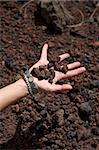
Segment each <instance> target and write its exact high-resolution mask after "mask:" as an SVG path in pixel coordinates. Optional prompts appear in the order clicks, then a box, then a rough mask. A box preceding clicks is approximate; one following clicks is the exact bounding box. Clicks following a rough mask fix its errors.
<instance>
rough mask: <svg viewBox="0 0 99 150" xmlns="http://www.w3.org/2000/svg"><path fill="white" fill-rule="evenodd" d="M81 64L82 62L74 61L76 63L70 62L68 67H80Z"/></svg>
mask: <svg viewBox="0 0 99 150" xmlns="http://www.w3.org/2000/svg"><path fill="white" fill-rule="evenodd" d="M80 65H81V63H80V62H74V63H71V64H68V65H67V67H68V69H74V68H76V67H79V66H80Z"/></svg>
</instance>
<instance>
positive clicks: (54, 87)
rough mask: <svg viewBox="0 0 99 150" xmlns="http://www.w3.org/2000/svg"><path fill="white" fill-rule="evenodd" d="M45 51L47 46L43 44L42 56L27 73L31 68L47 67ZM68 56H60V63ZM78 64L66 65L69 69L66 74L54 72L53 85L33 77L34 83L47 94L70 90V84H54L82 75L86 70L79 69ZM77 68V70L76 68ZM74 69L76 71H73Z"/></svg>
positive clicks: (83, 68) (66, 54)
mask: <svg viewBox="0 0 99 150" xmlns="http://www.w3.org/2000/svg"><path fill="white" fill-rule="evenodd" d="M47 50H48V44H45V45H44V46H43V49H42V54H41V58H40V60H39V61H38V62H37V63H36V64H34V65H33V66H32V67H31V68H30V69H29V71H30V72H31V71H32V70H33V68H38V67H39V66H41V65H47V64H48V63H49V61H48V60H47ZM69 56H70V55H69V54H68V53H65V54H62V55H60V56H59V57H60V61H62V60H64V59H66V58H68V57H69ZM80 66H81V64H80V62H74V63H71V64H68V65H67V67H68V69H70V71H68V72H67V73H66V74H64V73H62V72H59V71H55V78H54V79H53V83H52V84H50V83H49V82H48V80H38V79H37V78H36V77H34V83H35V84H36V85H37V86H38V87H39V88H40V89H43V90H45V91H48V92H57V91H65V90H70V89H72V86H71V85H70V84H63V85H59V84H55V83H56V82H57V81H59V80H61V79H66V78H70V77H73V76H76V75H79V74H81V73H83V72H84V71H85V70H86V69H85V67H80ZM77 67H78V68H77ZM75 68H76V69H75Z"/></svg>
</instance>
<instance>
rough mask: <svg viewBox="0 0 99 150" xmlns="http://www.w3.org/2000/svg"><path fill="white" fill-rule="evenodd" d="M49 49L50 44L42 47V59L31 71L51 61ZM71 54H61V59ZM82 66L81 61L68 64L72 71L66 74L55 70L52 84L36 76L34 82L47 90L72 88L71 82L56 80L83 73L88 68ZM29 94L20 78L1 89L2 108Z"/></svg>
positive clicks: (55, 90) (54, 90)
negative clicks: (62, 82) (49, 59)
mask: <svg viewBox="0 0 99 150" xmlns="http://www.w3.org/2000/svg"><path fill="white" fill-rule="evenodd" d="M47 51H48V44H45V45H44V46H43V48H42V53H41V57H40V60H39V61H38V62H37V63H36V64H34V65H33V66H32V67H31V68H30V69H29V71H30V72H31V71H32V70H33V68H36V67H39V66H40V65H47V64H48V63H49V61H48V59H47ZM69 56H70V55H69V54H68V53H65V54H62V55H60V56H59V57H60V61H62V60H64V59H66V58H68V57H69ZM80 66H81V64H80V62H74V63H71V64H68V69H70V71H68V72H67V73H66V74H64V73H62V72H59V71H55V78H54V79H53V84H50V83H49V82H48V81H47V80H38V79H37V78H35V77H34V83H35V85H36V86H37V87H38V89H42V90H44V91H46V92H58V91H66V90H71V89H72V88H73V87H72V86H71V85H70V84H63V85H59V84H56V82H57V81H59V80H61V79H66V78H71V77H74V76H76V75H79V74H81V73H83V72H84V71H85V70H86V69H85V67H80ZM75 68H76V69H75ZM28 94H29V93H28V88H27V85H26V83H25V81H24V80H23V79H19V80H18V81H16V82H15V83H13V84H10V85H8V86H6V87H4V88H2V89H0V110H3V109H4V108H6V107H7V106H8V105H10V104H12V103H15V102H16V101H17V100H21V98H22V97H25V96H27V95H28Z"/></svg>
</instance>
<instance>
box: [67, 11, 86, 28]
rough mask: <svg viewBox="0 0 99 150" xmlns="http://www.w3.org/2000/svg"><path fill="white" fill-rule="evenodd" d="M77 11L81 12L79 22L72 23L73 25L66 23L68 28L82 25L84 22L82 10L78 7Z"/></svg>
mask: <svg viewBox="0 0 99 150" xmlns="http://www.w3.org/2000/svg"><path fill="white" fill-rule="evenodd" d="M78 11H79V13H80V14H81V18H82V19H81V22H80V23H78V24H74V25H67V27H68V28H75V27H80V26H82V24H83V23H84V20H85V17H84V14H83V12H82V11H81V10H80V9H78Z"/></svg>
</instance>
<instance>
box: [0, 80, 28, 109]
mask: <svg viewBox="0 0 99 150" xmlns="http://www.w3.org/2000/svg"><path fill="white" fill-rule="evenodd" d="M27 94H28V89H27V85H26V83H25V81H24V80H23V79H20V80H18V81H16V82H15V83H13V84H11V85H8V86H6V87H4V88H2V89H1V90H0V110H2V109H4V108H5V107H7V106H8V105H10V104H12V103H15V102H16V101H17V100H19V99H20V98H22V97H25V96H26V95H27Z"/></svg>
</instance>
